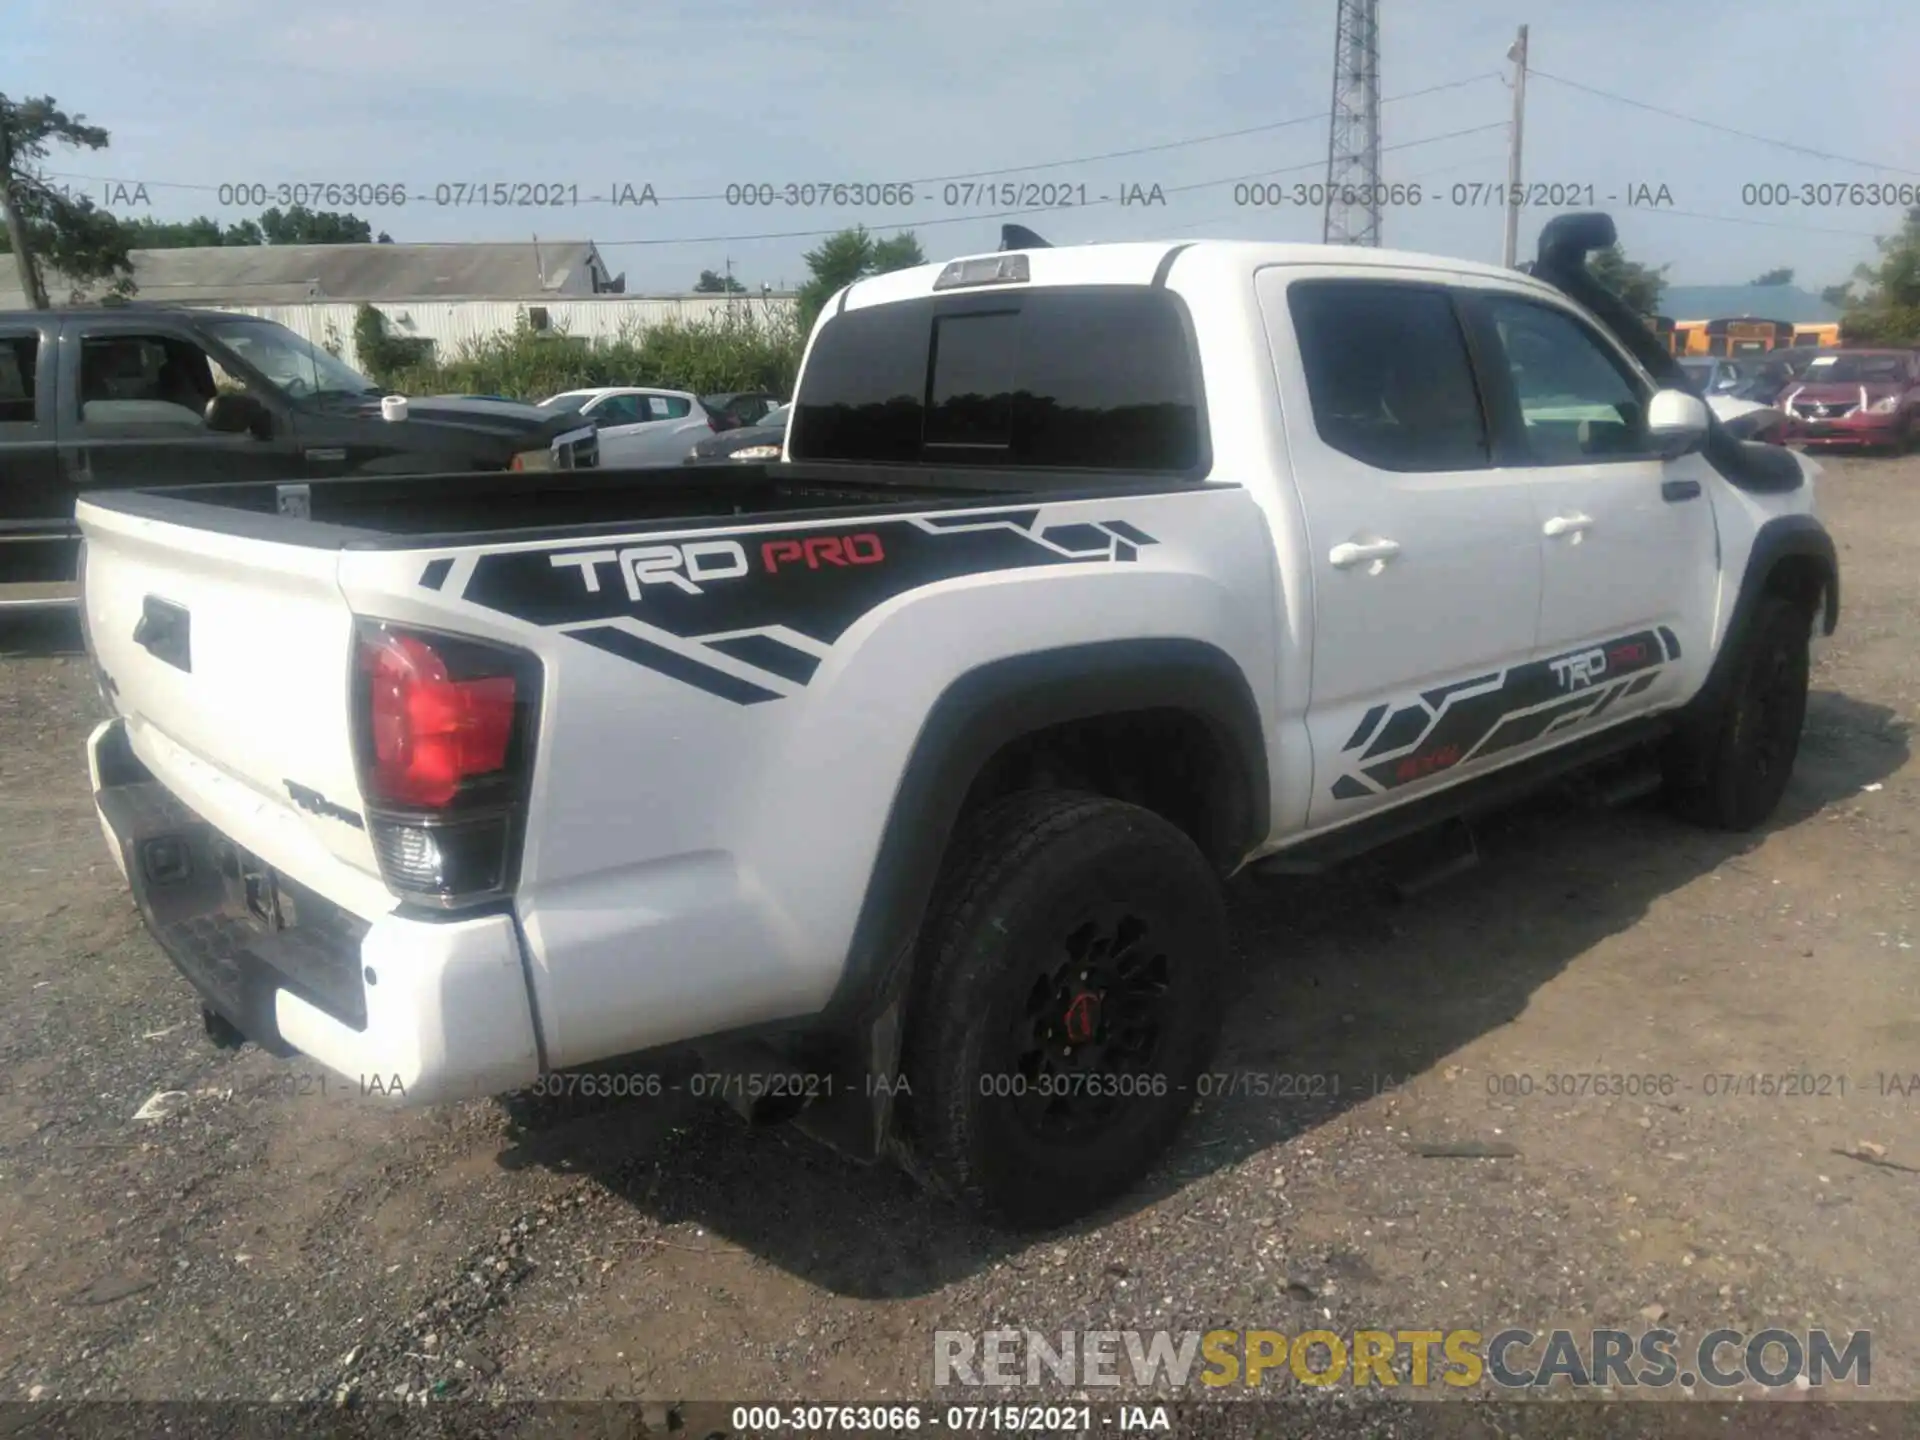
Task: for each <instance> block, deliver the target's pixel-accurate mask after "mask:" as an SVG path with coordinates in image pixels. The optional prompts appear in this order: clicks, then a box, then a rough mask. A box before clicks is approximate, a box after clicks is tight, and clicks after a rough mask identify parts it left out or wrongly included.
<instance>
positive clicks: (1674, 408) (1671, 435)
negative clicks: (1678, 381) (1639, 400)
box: [1647, 390, 1713, 460]
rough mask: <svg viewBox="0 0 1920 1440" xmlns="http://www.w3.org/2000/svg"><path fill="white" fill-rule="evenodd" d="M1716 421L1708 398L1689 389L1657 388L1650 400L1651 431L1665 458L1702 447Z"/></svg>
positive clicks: (1648, 429) (1650, 433)
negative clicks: (1692, 392) (1705, 398)
mask: <svg viewBox="0 0 1920 1440" xmlns="http://www.w3.org/2000/svg"><path fill="white" fill-rule="evenodd" d="M1712 423H1713V412H1712V411H1710V410H1708V409H1707V402H1706V401H1704V400H1702V399H1701V398H1700V397H1699V396H1698V395H1693V394H1690V393H1688V392H1687V391H1685V390H1658V391H1655V392H1654V396H1653V399H1652V400H1651V401H1649V402H1648V404H1647V434H1648V435H1649V436H1650V437H1651V438H1652V440H1653V444H1654V448H1655V449H1656V450H1658V451H1659V452H1660V456H1661V458H1662V459H1664V460H1674V459H1677V458H1679V457H1680V456H1682V455H1685V454H1688V453H1689V452H1691V451H1694V450H1698V449H1699V448H1700V446H1701V445H1702V444H1703V443H1704V442H1705V441H1706V438H1707V428H1708V426H1710V425H1711V424H1712Z"/></svg>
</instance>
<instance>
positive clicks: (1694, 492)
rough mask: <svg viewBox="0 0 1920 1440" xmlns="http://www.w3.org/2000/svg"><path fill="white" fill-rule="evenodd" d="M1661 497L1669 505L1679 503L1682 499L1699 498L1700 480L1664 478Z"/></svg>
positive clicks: (1661, 483)
mask: <svg viewBox="0 0 1920 1440" xmlns="http://www.w3.org/2000/svg"><path fill="white" fill-rule="evenodd" d="M1660 498H1661V499H1662V500H1664V501H1666V502H1667V503H1668V504H1669V505H1673V504H1677V503H1678V502H1679V501H1682V500H1698V499H1699V498H1700V482H1699V481H1698V480H1662V481H1661V482H1660Z"/></svg>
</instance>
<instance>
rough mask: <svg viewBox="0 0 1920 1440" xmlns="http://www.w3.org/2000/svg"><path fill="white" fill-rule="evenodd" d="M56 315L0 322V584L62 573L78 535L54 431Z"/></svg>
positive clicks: (67, 571) (68, 570) (69, 568)
mask: <svg viewBox="0 0 1920 1440" xmlns="http://www.w3.org/2000/svg"><path fill="white" fill-rule="evenodd" d="M58 335H59V331H58V330H57V329H56V328H55V322H52V321H36V320H32V319H25V320H13V321H8V322H6V323H5V324H0V585H10V584H17V583H23V582H28V581H34V582H39V581H49V580H67V579H71V578H72V575H73V561H74V556H75V554H76V553H77V548H78V544H79V542H78V540H76V539H75V538H73V537H74V536H75V533H76V532H75V528H74V520H73V492H72V491H71V490H70V489H69V488H68V487H67V485H66V484H65V483H64V482H63V481H62V480H61V478H60V452H59V449H58V447H57V445H56V443H55V440H56V437H55V434H54V404H53V400H54V376H55V373H56V372H55V364H54V357H55V355H56V354H57V353H58V349H59V345H58Z"/></svg>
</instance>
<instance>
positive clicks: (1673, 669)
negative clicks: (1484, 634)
mask: <svg viewBox="0 0 1920 1440" xmlns="http://www.w3.org/2000/svg"><path fill="white" fill-rule="evenodd" d="M1469 310H1470V313H1471V315H1472V316H1473V323H1474V324H1475V326H1476V328H1477V333H1478V334H1479V335H1480V336H1481V337H1482V339H1483V341H1484V346H1485V350H1486V352H1487V355H1488V361H1489V363H1488V366H1487V370H1488V376H1489V382H1490V383H1489V386H1488V390H1489V397H1490V399H1491V401H1492V406H1493V413H1494V416H1495V430H1496V438H1497V441H1498V443H1499V445H1500V447H1501V456H1502V458H1503V459H1504V460H1506V461H1507V463H1509V464H1512V465H1515V466H1525V467H1527V469H1528V470H1529V472H1530V475H1531V479H1530V482H1529V485H1528V490H1529V492H1530V494H1531V495H1532V497H1533V510H1534V520H1535V523H1536V525H1537V526H1538V527H1539V533H1540V537H1541V541H1542V546H1543V549H1542V561H1541V564H1542V569H1541V591H1540V634H1539V641H1538V643H1539V645H1540V647H1541V652H1542V658H1543V659H1544V660H1545V661H1546V663H1547V664H1548V666H1549V668H1550V669H1551V670H1552V672H1553V675H1554V683H1555V687H1556V691H1557V692H1558V693H1559V695H1560V696H1561V697H1562V699H1561V700H1560V702H1559V703H1560V707H1561V710H1562V713H1561V714H1560V715H1559V716H1558V717H1557V718H1556V719H1555V721H1554V725H1555V727H1556V730H1563V729H1566V728H1570V727H1572V726H1575V725H1579V724H1581V723H1582V722H1583V721H1586V720H1602V719H1604V720H1607V721H1612V720H1616V719H1625V718H1626V717H1628V716H1630V715H1632V714H1635V713H1636V712H1639V711H1644V710H1649V709H1654V708H1658V707H1660V706H1661V705H1662V704H1663V703H1664V702H1667V701H1671V700H1677V699H1682V698H1684V697H1685V696H1686V695H1687V694H1689V693H1691V691H1692V688H1693V683H1694V680H1695V678H1696V676H1697V672H1698V671H1699V669H1700V667H1701V666H1702V665H1703V664H1704V661H1705V658H1706V655H1707V651H1708V648H1709V642H1710V640H1711V638H1712V637H1711V628H1712V623H1713V615H1714V604H1715V597H1716V593H1717V590H1718V585H1719V573H1718V563H1717V558H1716V557H1717V552H1718V544H1717V539H1716V534H1715V528H1714V520H1713V500H1712V482H1713V481H1714V480H1715V478H1716V477H1715V474H1714V471H1713V468H1712V466H1711V465H1709V464H1708V462H1707V459H1706V457H1705V456H1704V455H1703V454H1701V453H1699V452H1698V451H1696V452H1694V453H1693V454H1691V455H1683V456H1681V457H1679V458H1678V459H1674V460H1664V459H1662V458H1661V456H1660V454H1659V452H1658V450H1657V448H1656V447H1655V445H1654V444H1653V441H1652V437H1651V436H1650V434H1649V433H1648V430H1647V425H1646V417H1647V402H1648V401H1649V400H1650V399H1651V398H1652V394H1653V385H1652V382H1651V381H1650V380H1649V379H1648V378H1647V377H1645V376H1643V375H1642V374H1641V373H1639V371H1638V370H1637V368H1636V367H1635V366H1634V365H1633V364H1632V362H1631V361H1630V360H1629V359H1628V358H1627V357H1626V356H1625V355H1624V354H1623V353H1621V351H1620V350H1619V349H1618V347H1617V346H1615V345H1614V343H1613V342H1612V340H1611V339H1610V338H1609V337H1607V336H1605V335H1604V334H1603V333H1602V332H1601V331H1600V330H1598V329H1597V328H1596V327H1595V326H1594V325H1592V324H1591V323H1589V322H1588V321H1587V320H1586V319H1585V318H1584V317H1583V316H1581V315H1579V314H1577V313H1576V312H1575V311H1573V310H1571V309H1569V308H1567V307H1565V306H1562V305H1559V304H1556V303H1553V302H1551V301H1549V300H1546V299H1544V298H1539V299H1536V298H1534V297H1532V296H1527V295H1517V294H1512V293H1501V292H1497V291H1492V290H1487V291H1480V292H1477V293H1476V294H1475V295H1474V296H1473V297H1472V298H1471V300H1470V301H1469Z"/></svg>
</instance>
